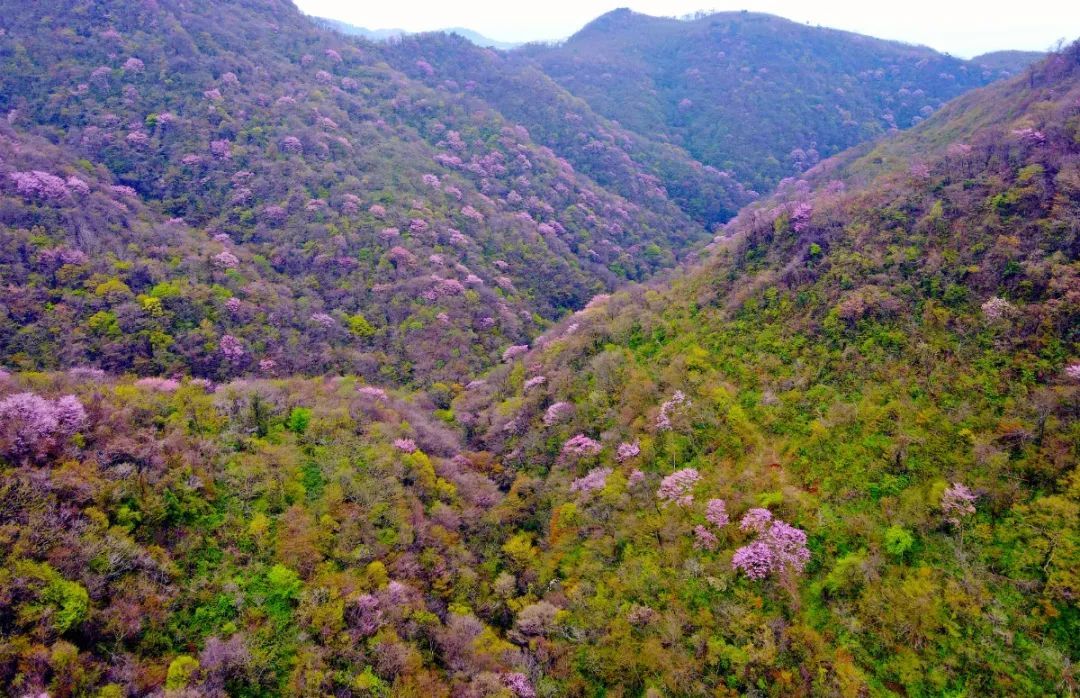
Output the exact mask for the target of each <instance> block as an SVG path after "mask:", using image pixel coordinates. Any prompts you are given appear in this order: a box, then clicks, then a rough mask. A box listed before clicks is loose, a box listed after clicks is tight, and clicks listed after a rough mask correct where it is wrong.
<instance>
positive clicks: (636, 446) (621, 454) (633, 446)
mask: <svg viewBox="0 0 1080 698" xmlns="http://www.w3.org/2000/svg"><path fill="white" fill-rule="evenodd" d="M640 453H641V444H640V443H638V442H637V441H632V442H631V441H624V442H623V443H621V444H619V446H618V448H616V449H615V460H617V461H618V462H620V463H625V462H626V461H628V460H630V459H631V458H635V457H637V456H638V455H639V454H640Z"/></svg>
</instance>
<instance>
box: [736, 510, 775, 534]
mask: <svg viewBox="0 0 1080 698" xmlns="http://www.w3.org/2000/svg"><path fill="white" fill-rule="evenodd" d="M772 517H773V515H772V512H771V511H769V510H768V509H761V508H757V509H751V510H750V511H748V512H746V514H744V515H743V517H742V521H740V522H739V528H741V529H742V530H744V531H757V532H758V533H764V532H765V527H766V526H768V525H769V522H770V521H772Z"/></svg>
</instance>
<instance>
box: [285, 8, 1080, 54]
mask: <svg viewBox="0 0 1080 698" xmlns="http://www.w3.org/2000/svg"><path fill="white" fill-rule="evenodd" d="M295 2H296V4H297V5H298V6H299V7H300V9H301V10H303V11H304V12H306V13H308V14H312V15H318V16H321V17H330V18H333V19H339V20H342V21H345V22H349V23H350V24H355V25H357V26H361V27H367V28H368V29H388V28H395V29H396V28H400V29H405V30H407V31H428V30H432V29H441V28H445V27H466V28H469V29H472V30H474V31H478V32H480V33H481V34H484V35H485V36H487V37H489V38H491V39H496V40H500V41H534V40H552V39H562V38H565V37H567V36H569V35H570V34H573V33H574V32H575V31H577V30H578V29H580V28H581V27H582V26H583V25H584V24H586V23H587V22H588V21H589V20H591V19H594V18H595V17H597V16H599V15H601V14H603V13H605V12H607V11H608V10H613V9H615V8H616V7H630V8H631V9H633V10H636V11H638V12H643V13H646V14H650V15H662V16H669V17H670V16H677V15H684V14H687V13H690V12H694V11H697V10H702V9H704V10H716V11H723V10H754V11H758V12H769V13H772V14H776V15H780V16H782V17H787V18H788V19H792V20H795V21H798V22H809V23H810V24H815V25H818V24H820V25H822V26H827V27H835V28H838V29H847V30H850V31H856V32H859V33H862V34H869V35H871V36H877V37H881V38H884V39H897V40H900V41H907V42H909V43H915V44H925V45H927V46H930V47H932V48H935V49H937V50H939V51H946V52H948V53H951V54H953V55H956V56H962V57H965V58H970V57H971V56H974V55H976V54H979V53H984V52H986V51H994V50H998V49H1032V50H1043V49H1046V48H1048V47H1049V46H1050V45H1051V44H1052V43H1053V42H1055V41H1057V40H1058V39H1062V38H1064V39H1067V40H1070V41H1071V40H1073V39H1076V38H1078V37H1080V0H1041V1H1036V2H1035V3H1034V4H1032V5H1027V4H1026V3H1020V2H1016V0H1008V1H1007V2H1006V1H1003V0H982V1H980V0H959V1H958V0H891V1H890V2H880V1H877V2H875V1H874V0H864V1H862V2H859V1H858V0H544V1H543V2H514V1H513V0H449V1H447V0H295Z"/></svg>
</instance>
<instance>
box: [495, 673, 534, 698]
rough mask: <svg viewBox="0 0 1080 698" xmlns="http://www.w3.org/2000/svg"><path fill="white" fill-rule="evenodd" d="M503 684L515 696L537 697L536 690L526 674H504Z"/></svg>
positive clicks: (517, 697) (523, 697)
mask: <svg viewBox="0 0 1080 698" xmlns="http://www.w3.org/2000/svg"><path fill="white" fill-rule="evenodd" d="M503 685H504V686H506V687H507V688H509V689H510V690H511V691H512V692H513V694H514V696H515V698H536V690H535V689H533V687H532V684H531V683H530V682H529V677H527V676H525V674H521V673H512V674H503Z"/></svg>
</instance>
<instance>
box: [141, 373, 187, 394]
mask: <svg viewBox="0 0 1080 698" xmlns="http://www.w3.org/2000/svg"><path fill="white" fill-rule="evenodd" d="M135 385H136V386H138V387H140V388H145V389H147V390H155V391H157V392H159V393H173V392H176V391H177V390H179V389H180V382H179V381H177V380H174V379H172V378H159V377H157V376H147V377H146V378H140V379H139V380H137V381H135Z"/></svg>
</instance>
